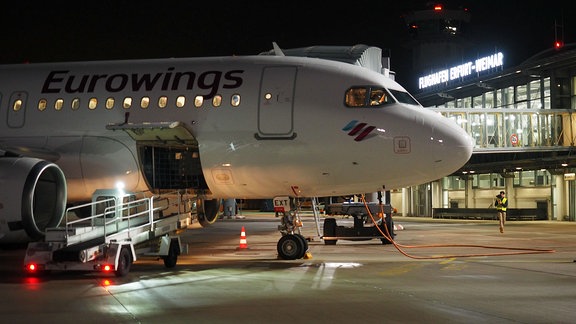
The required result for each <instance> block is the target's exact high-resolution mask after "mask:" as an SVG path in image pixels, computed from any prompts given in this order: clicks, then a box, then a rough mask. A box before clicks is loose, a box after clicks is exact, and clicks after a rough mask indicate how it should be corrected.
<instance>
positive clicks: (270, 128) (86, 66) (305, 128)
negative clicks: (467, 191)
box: [0, 51, 472, 243]
mask: <svg viewBox="0 0 576 324" xmlns="http://www.w3.org/2000/svg"><path fill="white" fill-rule="evenodd" d="M0 115H1V116H2V119H1V121H0V188H2V189H1V191H0V243H18V242H27V241H33V240H40V239H42V237H43V235H44V230H45V229H46V228H49V227H55V226H58V224H60V222H61V221H62V219H63V215H64V213H65V211H66V208H67V206H73V205H79V204H82V203H85V202H89V201H90V198H91V195H92V194H93V193H94V192H95V190H97V189H102V188H114V187H115V186H116V185H117V183H123V184H124V188H125V190H128V191H133V192H138V191H149V192H153V191H155V190H180V189H186V190H191V191H193V192H194V193H195V194H196V195H197V202H198V206H199V207H198V209H199V211H198V218H199V219H200V222H201V223H202V225H209V224H212V223H213V222H215V221H216V220H217V218H218V211H219V207H220V201H221V200H222V199H228V198H241V199H270V198H272V197H276V196H290V197H326V196H346V195H352V194H357V193H362V192H365V193H370V192H377V191H381V190H383V189H386V190H389V189H393V188H403V187H408V186H412V185H417V184H422V183H425V182H429V181H434V180H437V179H440V178H442V177H444V176H446V175H449V174H451V173H452V172H454V171H456V170H458V169H459V168H460V167H461V166H462V165H464V164H465V163H466V162H467V161H468V159H469V158H470V156H471V154H472V141H471V138H470V136H469V135H468V134H467V133H466V132H465V131H464V130H463V129H462V128H461V127H460V126H458V125H457V124H456V123H455V122H453V121H452V120H449V119H447V118H445V117H442V116H441V115H440V114H437V113H434V112H432V111H429V110H427V109H425V108H423V107H422V106H421V105H420V104H419V103H418V102H417V100H415V99H414V97H413V96H412V95H410V94H409V93H408V92H407V91H406V90H405V89H404V88H403V87H402V86H401V85H399V84H398V83H397V82H395V81H394V80H393V79H391V78H389V77H387V76H385V75H383V74H381V73H378V72H375V71H372V70H369V69H366V68H364V67H361V66H357V65H354V64H349V63H344V62H336V61H333V60H327V59H321V58H309V57H291V56H286V55H283V54H282V53H281V51H278V55H246V56H230V57H199V58H167V59H139V60H109V61H87V62H59V63H32V64H30V63H28V64H13V65H0Z"/></svg>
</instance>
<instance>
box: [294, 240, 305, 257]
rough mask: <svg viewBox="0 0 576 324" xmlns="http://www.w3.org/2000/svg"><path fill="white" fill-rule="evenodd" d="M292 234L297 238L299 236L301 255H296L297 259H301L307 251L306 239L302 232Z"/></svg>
mask: <svg viewBox="0 0 576 324" xmlns="http://www.w3.org/2000/svg"><path fill="white" fill-rule="evenodd" d="M294 235H295V236H296V237H297V238H299V239H300V242H301V243H302V253H300V254H301V255H300V256H299V257H298V259H302V258H303V257H304V255H306V252H307V251H308V241H307V240H306V238H305V237H304V235H302V234H294Z"/></svg>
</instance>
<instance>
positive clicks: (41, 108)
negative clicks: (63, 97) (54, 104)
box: [38, 99, 48, 111]
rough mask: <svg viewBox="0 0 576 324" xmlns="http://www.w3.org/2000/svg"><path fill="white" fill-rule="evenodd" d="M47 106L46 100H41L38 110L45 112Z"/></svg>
mask: <svg viewBox="0 0 576 324" xmlns="http://www.w3.org/2000/svg"><path fill="white" fill-rule="evenodd" d="M47 105H48V102H47V101H46V99H40V101H38V110H40V111H44V109H46V106H47Z"/></svg>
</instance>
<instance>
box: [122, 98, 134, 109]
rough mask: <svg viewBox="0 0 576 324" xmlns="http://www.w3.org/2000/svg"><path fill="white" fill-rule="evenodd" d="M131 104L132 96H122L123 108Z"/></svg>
mask: <svg viewBox="0 0 576 324" xmlns="http://www.w3.org/2000/svg"><path fill="white" fill-rule="evenodd" d="M131 106H132V98H130V97H126V98H124V102H123V103H122V107H124V109H128V108H130V107H131Z"/></svg>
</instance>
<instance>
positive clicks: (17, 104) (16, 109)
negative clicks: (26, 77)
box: [12, 99, 22, 111]
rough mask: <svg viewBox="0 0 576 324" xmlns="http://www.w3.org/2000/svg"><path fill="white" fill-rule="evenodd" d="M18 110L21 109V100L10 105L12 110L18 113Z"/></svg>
mask: <svg viewBox="0 0 576 324" xmlns="http://www.w3.org/2000/svg"><path fill="white" fill-rule="evenodd" d="M20 109H22V99H18V100H16V101H14V104H13V105H12V110H14V111H19V110H20Z"/></svg>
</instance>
